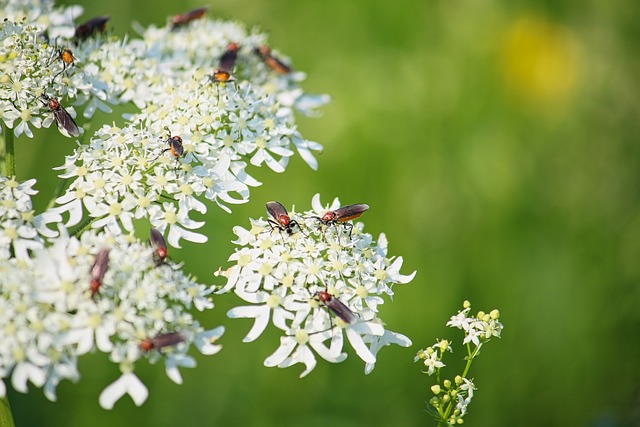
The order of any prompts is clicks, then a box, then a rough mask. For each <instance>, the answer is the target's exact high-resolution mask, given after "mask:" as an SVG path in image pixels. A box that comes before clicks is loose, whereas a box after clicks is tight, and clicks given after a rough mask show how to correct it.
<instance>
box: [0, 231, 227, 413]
mask: <svg viewBox="0 0 640 427" xmlns="http://www.w3.org/2000/svg"><path fill="white" fill-rule="evenodd" d="M52 243H53V244H52V246H49V247H47V248H41V249H37V250H36V251H35V253H34V256H33V257H32V259H31V260H29V261H26V260H23V261H18V260H16V259H15V258H11V259H6V258H2V259H0V290H1V292H0V330H2V331H3V333H2V334H1V335H0V377H1V378H2V379H8V378H9V377H10V378H11V384H12V385H13V388H14V389H15V390H17V391H20V392H23V393H24V392H27V389H28V387H27V382H31V383H32V384H34V385H35V386H36V387H41V388H42V389H43V391H44V393H45V396H46V397H47V398H48V399H50V400H55V399H56V387H57V385H58V383H59V382H60V381H62V380H64V379H68V380H71V381H77V380H78V379H79V378H80V374H79V372H78V367H77V364H78V357H79V356H81V355H84V354H86V353H89V352H95V351H96V350H97V351H100V352H102V353H105V354H107V355H108V358H109V360H110V361H112V362H113V363H116V364H118V365H119V367H120V370H121V372H122V376H121V377H120V379H118V380H117V381H116V382H114V383H113V384H111V385H110V386H108V387H107V388H106V389H105V390H104V391H103V392H102V394H101V395H100V399H99V401H100V404H101V406H103V407H104V408H107V409H110V408H111V407H113V405H114V403H115V402H116V401H117V400H118V399H119V398H120V397H122V396H123V395H124V394H129V395H131V397H132V398H133V400H134V402H135V403H136V404H137V405H140V404H142V402H144V401H145V399H146V397H147V394H148V391H147V389H146V387H145V386H144V385H143V384H142V383H141V382H140V380H139V379H138V378H137V377H136V376H135V374H134V373H133V371H134V367H135V364H136V362H138V361H139V360H140V359H148V360H149V361H150V362H151V363H155V362H157V361H158V360H164V361H165V365H166V372H167V375H168V376H169V378H171V379H172V380H173V381H175V382H176V383H181V382H182V379H181V376H180V372H179V371H178V368H179V367H194V366H195V359H194V358H193V357H191V356H189V355H188V354H187V351H188V350H189V348H190V347H191V345H194V346H195V347H196V348H197V349H198V350H199V351H200V352H201V353H203V354H215V353H217V352H218V351H219V350H220V346H219V345H216V344H215V341H216V340H217V339H218V338H219V337H220V336H221V335H222V333H223V332H224V330H223V328H222V327H218V328H215V329H213V330H204V329H203V327H202V326H201V325H200V324H199V323H198V322H197V321H196V320H195V319H194V318H193V316H192V315H191V314H190V313H189V310H190V309H191V308H195V309H196V310H198V311H203V310H208V309H211V308H213V303H212V302H211V300H210V294H211V288H210V287H208V286H205V285H201V284H198V283H196V282H195V281H194V280H193V279H191V278H189V277H187V276H185V275H184V273H183V272H182V271H181V270H179V269H174V268H173V267H174V266H172V265H170V264H161V265H159V264H158V263H157V261H156V260H155V259H154V256H153V253H154V249H153V248H151V247H150V246H149V245H147V244H143V243H141V242H139V241H137V240H136V239H135V238H134V237H132V236H125V235H121V236H117V237H110V236H108V235H106V234H104V233H102V234H95V233H92V232H86V233H83V234H82V236H81V238H80V239H77V238H73V237H72V238H69V237H68V236H66V234H64V233H62V234H61V237H58V238H56V239H52ZM5 393H6V390H5V384H4V382H3V381H0V395H3V396H4V395H5Z"/></svg>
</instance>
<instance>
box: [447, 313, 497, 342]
mask: <svg viewBox="0 0 640 427" xmlns="http://www.w3.org/2000/svg"><path fill="white" fill-rule="evenodd" d="M470 311H471V306H470V305H469V303H468V302H465V308H464V309H463V310H462V311H460V312H458V314H457V315H455V316H451V320H449V321H448V322H447V326H451V327H452V328H458V329H462V330H463V331H464V341H463V344H467V343H469V342H471V343H473V344H475V345H476V347H480V345H481V344H482V343H483V342H486V341H489V340H490V339H491V338H492V337H498V338H500V334H501V333H502V328H503V326H502V323H500V321H499V320H498V318H499V317H500V312H499V311H498V310H492V311H491V312H490V313H485V312H484V311H480V312H478V314H477V315H475V316H469V312H470Z"/></svg>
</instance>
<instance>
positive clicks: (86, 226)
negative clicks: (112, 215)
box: [69, 218, 98, 236]
mask: <svg viewBox="0 0 640 427" xmlns="http://www.w3.org/2000/svg"><path fill="white" fill-rule="evenodd" d="M97 219H98V218H89V219H87V220H86V221H85V222H83V223H82V224H81V225H80V226H79V227H77V228H76V229H75V230H73V231H71V232H70V233H69V235H70V236H79V235H81V234H82V233H84V232H85V231H87V230H88V229H89V228H91V224H93V223H94V222H95V221H96V220H97Z"/></svg>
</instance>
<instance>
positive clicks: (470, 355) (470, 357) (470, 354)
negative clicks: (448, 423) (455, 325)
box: [442, 343, 482, 420]
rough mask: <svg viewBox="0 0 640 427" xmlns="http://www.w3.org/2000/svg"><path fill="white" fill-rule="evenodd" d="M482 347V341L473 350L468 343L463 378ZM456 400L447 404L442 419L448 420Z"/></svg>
mask: <svg viewBox="0 0 640 427" xmlns="http://www.w3.org/2000/svg"><path fill="white" fill-rule="evenodd" d="M480 347H482V343H480V345H479V346H477V347H476V348H475V349H473V351H471V345H470V344H469V343H467V354H468V356H467V365H466V366H465V367H464V371H462V375H461V376H462V378H467V374H468V373H469V369H471V363H472V362H473V359H474V358H475V357H476V356H477V355H478V352H479V351H480ZM454 402H455V401H454V400H451V401H450V402H449V404H448V405H447V409H446V410H445V411H444V416H443V417H442V420H448V419H449V417H450V416H451V412H452V411H453V408H454V406H453V404H454Z"/></svg>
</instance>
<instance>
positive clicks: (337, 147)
mask: <svg viewBox="0 0 640 427" xmlns="http://www.w3.org/2000/svg"><path fill="white" fill-rule="evenodd" d="M82 3H84V6H85V7H86V12H85V15H84V17H86V18H88V17H92V16H96V15H103V14H109V15H111V16H112V20H111V21H110V23H109V25H110V26H111V27H112V28H114V29H115V32H116V33H118V34H124V32H126V31H127V30H128V29H129V28H130V22H131V21H132V20H137V21H138V22H141V23H142V24H145V25H146V24H150V23H162V22H165V19H166V18H167V17H168V16H170V15H173V14H176V13H180V12H184V11H186V10H189V9H191V8H195V7H199V6H201V5H203V2H198V1H189V2H182V3H181V4H180V5H178V4H177V3H176V2H169V1H166V0H165V1H163V0H137V1H135V2H134V1H126V0H112V1H110V2H108V3H105V2H91V1H86V0H85V1H83V2H82ZM632 5H633V2H625V1H622V0H612V1H606V2H577V1H566V0H560V1H543V2H536V1H532V0H520V1H512V2H498V1H492V0H488V1H482V2H477V1H471V0H460V1H452V0H449V1H438V0H400V1H396V2H382V1H377V2H375V1H374V2H372V1H370V0H356V1H348V2H346V1H338V0H326V1H322V2H302V1H295V0H272V1H269V2H260V1H256V0H236V1H233V2H231V1H218V2H215V3H212V4H210V10H209V14H208V16H210V17H220V18H225V19H237V20H239V21H241V22H244V23H246V24H247V25H248V26H256V25H257V26H259V27H260V28H262V29H263V30H265V31H267V32H268V33H269V34H270V44H271V45H272V46H273V47H274V48H276V49H278V50H280V51H282V52H285V53H286V54H287V55H289V56H290V57H291V58H292V59H293V61H294V66H295V67H296V68H297V69H299V70H304V71H306V72H307V73H308V80H307V81H306V82H305V83H304V87H305V89H306V90H307V91H308V92H311V93H328V94H330V95H331V96H332V97H333V102H332V103H331V104H330V105H328V106H327V107H326V108H325V109H324V115H323V117H321V118H319V119H309V118H302V117H301V118H300V120H299V125H300V128H301V130H302V133H303V135H305V136H306V137H307V138H309V139H312V140H315V141H318V142H320V143H322V144H323V145H324V147H325V151H324V153H323V154H322V155H320V156H319V161H320V168H319V171H317V172H314V171H312V170H311V169H310V168H308V167H307V166H306V165H305V164H304V163H303V162H302V161H301V160H300V159H299V158H295V159H294V160H293V161H292V164H291V165H290V167H289V168H288V170H287V171H286V172H285V173H284V174H281V175H276V174H274V173H272V172H270V171H269V170H266V169H264V170H258V171H255V170H252V171H253V172H254V174H255V176H256V177H257V178H258V179H259V180H260V181H262V182H263V183H264V184H263V186H261V187H259V188H256V189H254V190H253V191H252V196H251V202H250V203H248V204H246V205H243V206H239V207H235V208H234V212H233V214H232V215H228V214H225V213H224V212H222V211H221V210H219V209H216V208H215V207H212V208H211V209H210V212H209V213H208V215H207V217H206V219H207V221H208V226H207V234H208V235H209V243H208V244H206V245H196V244H192V245H185V248H184V249H183V250H181V251H174V252H173V254H174V257H175V258H176V259H178V260H184V261H185V262H186V268H187V269H188V270H189V271H192V272H193V273H194V274H196V275H197V276H198V277H199V278H201V280H202V281H204V282H213V281H214V278H213V271H214V270H215V268H216V267H217V266H218V265H225V260H226V258H227V257H228V255H229V254H230V253H231V251H232V250H233V245H232V244H231V243H230V240H232V239H233V238H234V236H233V234H232V231H231V229H232V227H233V225H236V224H240V225H246V224H247V223H248V217H254V218H255V217H258V216H261V215H264V214H265V209H264V203H265V202H266V201H267V200H279V201H281V202H282V203H283V204H285V205H287V206H290V205H291V204H296V205H297V206H300V207H303V208H304V207H308V206H309V203H310V200H311V197H312V196H313V194H315V193H316V192H320V193H321V194H322V196H323V200H325V201H328V200H330V199H331V198H332V197H334V196H339V197H340V199H341V201H342V202H343V203H345V204H347V203H358V202H366V203H368V204H369V205H370V206H371V209H370V210H369V211H368V212H367V213H366V214H365V216H364V217H363V218H362V219H363V220H364V221H365V222H366V230H367V231H369V232H371V233H373V234H374V235H377V234H378V233H380V232H385V233H386V234H387V237H388V238H389V241H390V253H392V254H394V255H402V256H404V259H405V264H404V265H405V268H404V273H410V272H411V271H413V270H414V269H416V270H418V275H417V276H416V278H415V280H414V281H413V283H411V284H410V285H408V286H405V287H401V286H398V287H396V288H395V289H396V297H395V301H394V302H393V303H387V304H385V305H384V306H383V307H382V317H383V318H384V319H386V320H387V322H388V327H389V328H390V329H391V330H396V331H400V332H403V333H405V334H406V335H408V336H409V337H411V338H412V340H413V342H414V346H413V347H412V348H410V349H404V348H398V347H388V348H386V349H385V350H383V351H382V352H381V353H380V355H379V358H378V363H377V365H376V369H375V370H374V371H373V373H372V374H371V375H369V376H365V375H364V374H363V368H364V365H363V363H362V362H361V361H360V360H359V359H358V358H357V356H356V355H355V354H353V352H352V353H351V354H350V357H349V358H348V360H347V361H346V362H345V363H342V364H339V365H329V364H328V363H325V362H322V361H320V362H319V365H318V367H317V368H316V370H315V371H314V372H312V373H311V374H310V375H309V376H308V377H307V378H305V379H302V380H300V379H298V378H297V376H298V374H299V373H300V372H301V370H302V369H301V368H300V367H294V368H289V369H286V370H280V369H273V368H265V367H263V366H262V361H263V360H264V358H265V357H266V356H268V355H269V354H271V352H272V351H273V350H274V349H275V348H276V347H277V337H276V336H275V335H273V334H266V335H265V336H263V337H262V338H261V339H259V340H258V341H257V342H255V343H252V344H243V343H242V342H241V338H242V337H243V336H244V334H245V333H246V332H247V331H248V329H249V327H250V321H241V320H235V321H230V320H229V319H226V317H225V313H226V311H227V309H228V308H230V307H231V306H233V305H234V304H236V303H237V302H238V301H237V300H236V299H235V297H234V296H220V297H217V299H216V300H215V302H216V305H217V307H218V309H217V310H215V311H216V313H215V314H213V315H211V316H210V317H209V318H206V319H203V323H205V324H206V325H211V326H215V325H219V324H225V325H226V326H227V333H226V334H225V336H224V337H223V340H222V343H223V345H224V347H225V348H224V349H223V351H222V352H221V353H220V354H218V355H216V356H212V357H207V358H202V357H200V358H199V359H198V362H199V366H198V368H197V369H193V370H183V376H184V384H183V385H181V386H177V385H175V384H173V383H172V382H171V381H170V380H169V379H168V378H167V377H166V375H165V373H164V369H163V366H162V365H158V366H151V367H147V366H145V364H144V363H143V364H141V366H140V369H139V374H140V377H141V378H142V380H143V381H144V382H145V383H146V384H147V386H148V387H149V389H150V397H149V399H148V401H147V402H146V403H145V404H144V405H143V406H142V407H141V408H135V406H134V405H133V404H132V402H131V401H130V400H129V399H128V398H124V399H122V400H121V401H120V402H119V403H118V404H117V405H116V407H115V409H114V410H112V411H104V410H102V409H101V408H100V407H99V406H98V402H97V398H98V395H99V393H100V391H101V390H102V389H103V388H104V387H105V386H106V385H107V384H109V383H110V382H112V381H113V380H114V379H116V378H117V376H118V370H117V367H116V366H113V365H112V364H110V363H107V362H106V361H104V360H103V358H102V357H101V356H97V355H96V356H89V357H85V358H83V359H82V360H81V364H80V369H81V373H82V379H81V381H80V383H79V384H77V385H73V384H69V383H63V384H62V385H61V386H60V387H59V389H58V399H59V401H58V402H56V403H50V402H48V401H46V399H45V398H44V397H43V396H42V393H41V392H40V390H35V389H32V390H31V392H30V393H29V394H28V395H22V394H19V393H15V392H10V399H11V403H12V406H13V410H14V416H15V419H16V423H17V426H49V427H58V426H60V427H62V426H64V427H80V426H92V427H103V426H105V427H106V426H109V427H112V426H174V425H180V426H246V427H252V426H302V425H304V426H310V427H314V426H323V427H326V426H364V425H378V426H431V425H434V422H433V421H432V420H431V419H430V418H429V416H428V415H427V413H426V412H425V411H424V408H425V406H424V402H425V401H426V400H427V399H428V398H429V397H430V394H429V393H430V392H429V387H430V385H431V384H432V383H431V379H430V378H429V377H427V376H426V375H423V374H421V373H420V366H419V365H418V364H414V363H413V356H414V355H415V352H416V351H417V350H418V349H419V348H423V347H425V346H427V345H431V344H433V343H434V342H435V338H436V337H439V338H449V339H455V340H456V342H457V343H459V342H460V335H459V334H458V333H457V332H458V331H457V330H453V329H450V328H446V327H445V323H446V321H447V320H448V317H449V316H451V315H452V314H455V313H456V312H457V310H458V309H459V308H460V307H461V304H462V301H463V300H464V299H469V300H470V301H471V302H472V304H473V308H474V309H475V310H478V309H485V310H491V309H493V308H499V309H500V311H501V314H502V319H501V320H502V321H503V323H504V325H505V330H504V333H503V338H502V339H501V340H495V341H492V342H491V343H490V344H488V345H487V346H486V347H485V348H483V351H482V354H481V356H480V358H479V359H478V360H477V362H476V363H475V364H474V366H473V368H472V371H471V375H472V376H473V377H474V379H475V382H476V385H477V387H478V390H477V391H476V395H475V397H474V400H473V402H472V403H471V406H470V409H469V410H470V413H469V414H468V415H467V417H466V421H465V425H470V426H474V427H485V426H491V427H497V426H594V427H595V426H598V427H599V426H603V427H604V426H607V427H609V426H611V427H613V426H637V425H640V409H638V408H640V381H639V380H640V364H639V363H638V361H639V360H640V339H639V338H640V311H639V310H638V303H639V302H640V290H639V289H640V288H639V285H640V164H639V163H640V147H639V143H640V137H639V136H640V103H639V102H638V99H639V95H640V90H639V89H640V79H639V78H638V76H640V62H639V61H638V58H640V55H639V53H640V52H639V51H640V42H639V41H640V25H638V22H639V21H640V12H639V9H638V8H637V7H636V8H635V9H634V8H633V6H632ZM212 63H213V58H212ZM103 119H105V120H107V119H108V120H109V121H111V120H112V118H107V117H104V116H103ZM17 146H18V153H17V154H18V156H19V164H18V173H19V178H20V179H27V178H29V177H33V176H36V177H38V178H39V181H38V185H37V188H38V189H39V190H40V191H41V193H42V195H46V194H48V193H51V192H52V191H53V188H54V186H55V173H54V172H53V171H48V168H50V167H53V166H57V165H60V164H61V163H62V161H63V160H62V155H63V154H66V153H68V152H69V151H70V150H71V148H70V145H69V144H68V141H67V140H63V138H62V137H60V138H59V137H58V135H57V132H56V131H55V130H54V129H52V130H50V132H48V133H47V134H46V137H42V138H40V139H37V140H35V141H30V140H24V139H19V140H18V141H17ZM44 198H46V197H44ZM455 349H456V350H458V351H457V352H456V353H454V356H456V355H457V356H461V355H462V352H461V351H460V350H461V347H460V345H459V344H458V346H457V347H456V348H455ZM449 360H453V359H452V358H450V359H449ZM450 373H451V375H452V376H453V375H454V374H455V373H457V372H453V371H450Z"/></svg>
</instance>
